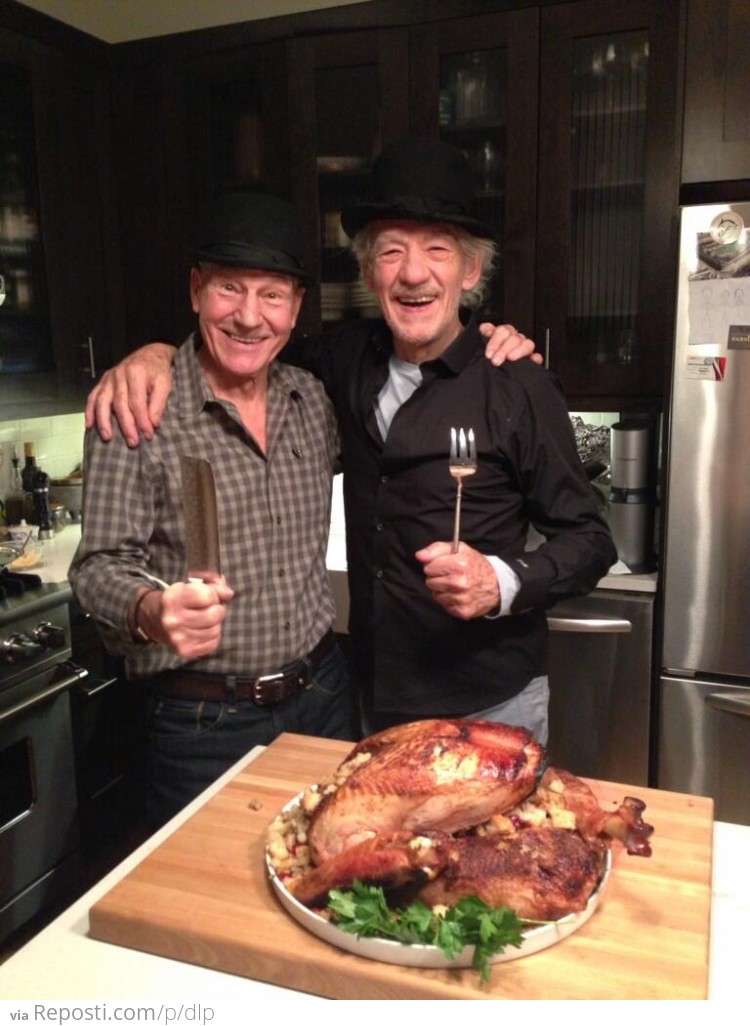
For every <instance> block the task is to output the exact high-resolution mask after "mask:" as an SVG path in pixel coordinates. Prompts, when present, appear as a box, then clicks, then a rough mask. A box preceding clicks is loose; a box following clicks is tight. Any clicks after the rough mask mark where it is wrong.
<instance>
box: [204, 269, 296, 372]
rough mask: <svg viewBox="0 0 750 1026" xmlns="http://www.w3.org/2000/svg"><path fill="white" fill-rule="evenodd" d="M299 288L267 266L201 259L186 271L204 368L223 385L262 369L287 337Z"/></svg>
mask: <svg viewBox="0 0 750 1026" xmlns="http://www.w3.org/2000/svg"><path fill="white" fill-rule="evenodd" d="M303 295H304V289H302V288H301V287H300V285H299V284H298V282H297V280H296V279H295V278H291V277H289V276H288V275H284V274H272V273H271V272H270V271H255V270H248V269H246V268H238V267H223V266H219V265H217V264H210V263H205V264H202V265H201V266H200V267H199V268H198V267H194V268H193V269H192V271H191V273H190V298H191V300H192V305H193V310H194V311H195V313H197V315H198V323H199V325H200V330H201V336H202V338H203V346H204V350H205V352H204V355H203V357H202V362H203V361H206V360H207V362H208V366H207V367H206V369H207V370H208V371H209V373H210V374H211V375H212V376H214V377H215V379H216V380H217V381H220V382H221V383H222V384H223V385H225V386H232V385H236V384H238V383H241V382H242V381H244V380H247V379H250V378H257V377H258V376H259V375H260V376H264V375H265V374H267V371H268V367H269V365H270V363H271V361H272V360H273V359H274V358H275V357H276V356H277V355H278V354H279V352H280V351H281V350H282V349H283V348H284V346H285V345H286V343H287V342H288V341H289V336H290V334H291V332H292V329H293V328H294V325H295V323H296V321H297V315H298V314H299V309H300V305H301V303H302V296H303Z"/></svg>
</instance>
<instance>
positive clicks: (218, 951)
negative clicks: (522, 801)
mask: <svg viewBox="0 0 750 1026" xmlns="http://www.w3.org/2000/svg"><path fill="white" fill-rule="evenodd" d="M349 748H350V746H349V745H347V744H346V743H344V742H340V741H327V740H323V739H319V738H309V737H303V736H301V735H297V734H283V735H282V736H281V737H280V738H278V739H277V740H276V741H274V743H273V744H272V745H270V746H269V747H268V748H267V749H266V751H265V752H263V754H262V755H261V756H259V757H258V758H257V759H256V760H254V761H253V762H251V763H250V764H248V766H247V767H246V768H245V769H244V770H242V771H241V772H240V773H238V775H237V776H236V777H235V778H234V779H233V780H232V781H231V782H230V783H229V784H227V785H226V786H225V787H224V788H223V789H222V790H221V791H220V792H219V793H218V794H217V795H215V796H214V797H213V798H212V799H210V800H209V801H208V802H207V804H206V805H205V806H203V807H202V808H201V809H199V811H198V812H196V814H195V815H194V816H193V817H192V818H191V819H189V820H188V821H187V822H186V823H185V824H184V825H183V826H182V827H180V828H179V829H178V830H177V831H176V832H175V833H174V834H172V836H170V837H169V838H167V840H165V841H164V843H163V844H162V845H161V847H159V848H157V849H156V850H155V851H154V852H153V853H152V854H151V855H149V856H148V857H147V858H146V859H144V860H143V862H141V863H140V864H139V865H138V866H136V867H135V868H134V869H133V871H132V872H131V873H130V874H129V875H128V876H127V877H125V878H124V879H123V880H121V881H120V883H118V884H117V885H116V886H115V887H114V888H113V889H112V890H111V891H110V892H109V893H108V894H106V895H105V896H104V897H103V898H102V899H101V900H100V901H99V902H98V903H97V904H96V905H95V906H94V907H93V908H92V909H91V913H90V933H91V936H93V937H96V938H98V939H99V940H105V941H110V942H112V943H114V944H120V945H124V946H126V947H131V948H136V949H139V950H141V951H148V952H152V953H154V954H157V955H163V956H166V957H167V958H174V959H178V960H181V961H184V962H190V963H193V964H195V965H200V966H206V967H209V968H211V969H219V970H223V971H225V972H228V973H234V974H238V975H241V976H247V977H250V978H252V979H257V980H263V981H266V982H268V983H274V984H279V985H281V986H284V987H292V988H294V989H296V990H301V991H307V992H309V993H313V994H319V995H323V996H326V997H334V998H349V999H351V998H480V999H481V998H525V999H528V998H547V999H555V998H582V999H595V998H634V999H636V998H637V999H653V998H670V999H689V998H705V997H706V996H707V987H708V944H709V917H710V904H711V848H712V832H713V804H712V802H711V801H710V799H707V798H695V797H692V796H690V795H683V794H674V793H671V792H666V791H656V790H650V789H647V788H638V787H631V786H624V785H620V784H612V783H604V782H599V781H592V782H591V784H592V786H593V788H594V790H595V791H596V793H597V795H598V797H599V800H600V802H601V804H602V806H603V807H605V808H606V807H607V806H608V805H612V806H613V805H615V804H619V803H620V801H621V800H622V798H623V797H624V796H625V795H635V796H637V797H640V798H642V799H643V800H644V801H645V802H646V804H647V806H648V808H647V813H646V815H645V818H646V820H647V821H648V822H650V823H653V825H654V827H655V833H654V837H653V849H654V854H653V856H652V857H651V858H650V859H644V858H638V857H634V856H628V855H627V854H625V853H624V852H623V851H622V849H621V848H619V846H616V847H615V849H614V866H613V870H612V874H611V876H610V880H609V885H608V887H607V890H606V892H605V895H604V898H603V900H602V902H601V904H600V906H599V908H598V909H597V911H596V912H595V914H594V915H593V917H592V918H591V919H590V920H589V922H588V923H586V924H585V925H584V926H583V927H581V929H580V930H579V931H578V932H577V933H575V934H573V935H572V936H570V937H569V938H567V939H566V940H564V941H562V942H560V943H559V944H557V945H555V946H554V947H552V948H548V949H547V950H545V951H542V952H539V953H538V954H534V955H529V956H527V957H525V958H520V959H517V960H514V961H511V962H506V963H502V964H499V965H496V966H495V967H494V969H493V972H492V980H491V982H490V984H489V985H487V986H481V985H480V984H479V982H478V977H477V975H476V973H474V972H473V971H472V970H470V969H463V970H456V969H439V970H432V969H429V970H428V969H412V968H405V967H402V966H393V965H388V964H385V963H380V962H374V961H371V960H369V959H366V958H363V957H361V956H358V955H352V954H348V953H346V952H343V951H340V950H339V949H338V948H334V947H332V946H331V945H330V944H327V943H326V942H325V941H322V940H319V939H318V938H316V937H314V936H313V935H312V934H310V933H308V932H307V931H306V930H304V929H303V928H302V927H301V926H299V925H298V924H297V923H296V922H295V921H294V920H293V919H291V918H290V917H289V916H288V914H287V913H286V912H285V911H284V910H283V909H282V908H281V906H280V905H279V904H278V902H277V899H276V898H275V896H274V894H273V892H272V890H271V888H270V886H269V885H268V881H267V879H266V873H265V866H264V859H263V855H264V843H265V831H266V828H267V826H268V824H269V822H270V821H271V819H273V817H274V816H275V815H276V813H277V812H278V811H279V809H280V808H281V806H282V805H283V804H284V803H285V802H286V801H287V800H288V799H289V798H291V797H293V796H294V795H295V794H297V793H298V792H299V791H301V790H302V789H303V788H304V787H305V786H306V785H308V784H310V783H314V782H315V781H317V780H320V779H322V778H323V777H325V776H326V775H327V774H328V773H329V772H330V771H331V770H332V769H333V768H334V767H335V766H337V765H338V763H339V762H340V761H341V759H342V758H343V756H344V755H345V754H346V752H347V751H348V750H349Z"/></svg>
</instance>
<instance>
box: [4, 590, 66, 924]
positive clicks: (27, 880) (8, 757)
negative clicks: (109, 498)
mask: <svg viewBox="0 0 750 1026" xmlns="http://www.w3.org/2000/svg"><path fill="white" fill-rule="evenodd" d="M35 582H36V583H37V585H38V588H37V589H36V590H35V589H34V587H33V584H34V583H35ZM27 588H28V589H30V590H28V591H24V589H27ZM50 589H51V590H50ZM19 592H20V593H19ZM3 594H6V597H5V598H3V597H2V595H3ZM68 595H69V592H68V591H67V590H66V589H64V588H63V589H60V588H58V587H57V586H48V587H47V588H45V587H44V586H42V585H41V581H39V579H38V578H34V577H33V575H30V574H17V575H13V574H8V573H7V572H3V573H2V574H1V575H0V941H2V940H3V939H4V938H6V937H7V936H9V935H10V934H11V933H12V932H14V931H15V930H16V929H17V928H18V927H19V926H21V925H23V923H25V922H26V921H27V920H28V919H30V918H31V917H32V916H33V915H34V914H35V913H36V912H38V911H39V910H41V909H42V908H43V907H44V906H46V905H48V904H49V903H51V902H52V901H53V900H54V899H56V898H57V897H58V896H59V895H60V894H62V893H67V892H68V891H69V890H70V888H71V887H72V886H73V885H74V884H75V882H76V879H77V876H78V850H79V828H78V813H77V797H76V778H75V767H74V751H73V738H72V730H71V718H70V701H69V695H68V692H69V690H70V688H71V687H72V686H73V685H74V684H75V683H76V682H77V681H78V680H80V679H81V678H82V677H85V676H86V673H85V671H82V670H80V669H78V668H77V667H74V666H73V665H72V664H71V663H69V662H68V658H69V656H70V654H71V648H70V628H69V621H68V605H67V597H68Z"/></svg>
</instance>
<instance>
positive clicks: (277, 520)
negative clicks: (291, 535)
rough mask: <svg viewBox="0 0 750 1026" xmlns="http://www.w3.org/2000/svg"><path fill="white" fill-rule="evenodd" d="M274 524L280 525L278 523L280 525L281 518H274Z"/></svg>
mask: <svg viewBox="0 0 750 1026" xmlns="http://www.w3.org/2000/svg"><path fill="white" fill-rule="evenodd" d="M276 523H277V524H280V523H281V517H278V516H277V517H276Z"/></svg>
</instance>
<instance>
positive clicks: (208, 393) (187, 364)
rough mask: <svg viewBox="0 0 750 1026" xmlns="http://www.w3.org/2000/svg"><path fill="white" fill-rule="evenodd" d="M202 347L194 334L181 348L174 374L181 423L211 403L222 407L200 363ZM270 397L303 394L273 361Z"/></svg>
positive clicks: (285, 370) (290, 374)
mask: <svg viewBox="0 0 750 1026" xmlns="http://www.w3.org/2000/svg"><path fill="white" fill-rule="evenodd" d="M201 345H202V340H201V337H200V333H199V332H197V331H195V332H193V334H192V335H191V336H190V337H189V338H188V340H187V341H186V342H185V344H184V345H183V346H181V347H180V349H179V351H178V353H177V356H176V358H175V372H176V374H177V376H178V378H179V380H180V382H181V388H180V390H179V405H178V415H179V417H180V418H181V419H195V418H197V417H199V416H200V414H201V413H202V412H203V410H204V409H205V407H206V406H207V405H208V404H209V403H220V402H221V401H222V400H220V399H217V398H216V396H215V395H214V393H213V390H212V389H211V386H210V385H209V383H208V382H207V381H206V378H205V377H204V375H203V372H202V371H201V366H200V363H199V362H198V350H199V349H200V347H201ZM268 383H269V393H271V394H273V395H277V394H278V395H282V394H283V393H284V392H288V393H289V395H290V396H291V395H292V393H296V394H299V393H300V392H302V391H303V389H302V388H301V387H300V382H299V381H298V380H295V378H294V372H293V371H292V369H291V368H289V367H287V366H286V365H285V364H283V363H280V362H279V361H278V360H274V361H273V363H272V364H271V367H270V369H269V378H268Z"/></svg>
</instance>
